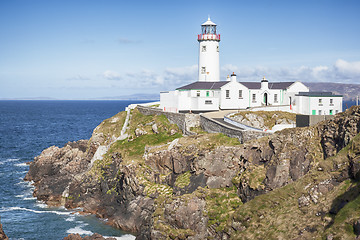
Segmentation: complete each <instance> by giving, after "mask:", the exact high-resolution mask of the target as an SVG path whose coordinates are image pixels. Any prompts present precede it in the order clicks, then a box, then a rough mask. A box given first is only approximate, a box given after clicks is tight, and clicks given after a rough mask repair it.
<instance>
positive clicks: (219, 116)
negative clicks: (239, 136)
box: [203, 110, 244, 130]
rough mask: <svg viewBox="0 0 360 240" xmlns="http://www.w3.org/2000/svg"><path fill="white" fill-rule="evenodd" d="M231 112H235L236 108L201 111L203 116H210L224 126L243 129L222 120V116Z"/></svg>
mask: <svg viewBox="0 0 360 240" xmlns="http://www.w3.org/2000/svg"><path fill="white" fill-rule="evenodd" d="M233 112H237V111H236V110H220V111H216V112H208V113H203V116H205V117H207V118H211V119H213V120H215V121H217V122H219V123H220V124H221V125H224V126H226V127H230V128H235V129H240V130H244V129H243V128H240V127H237V126H235V125H232V124H230V123H227V122H225V121H224V116H225V115H227V114H229V113H233Z"/></svg>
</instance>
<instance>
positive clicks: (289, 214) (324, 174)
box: [231, 134, 360, 239]
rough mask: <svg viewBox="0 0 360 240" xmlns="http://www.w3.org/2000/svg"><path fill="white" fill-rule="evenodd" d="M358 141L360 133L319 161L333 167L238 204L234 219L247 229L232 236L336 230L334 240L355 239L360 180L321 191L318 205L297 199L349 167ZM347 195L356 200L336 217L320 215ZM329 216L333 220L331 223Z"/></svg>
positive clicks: (322, 234) (306, 235)
mask: <svg viewBox="0 0 360 240" xmlns="http://www.w3.org/2000/svg"><path fill="white" fill-rule="evenodd" d="M359 142H360V134H358V135H357V136H356V137H355V138H354V139H353V141H352V142H351V143H350V144H349V145H348V146H347V147H346V148H344V149H342V150H341V151H340V152H339V153H338V154H337V155H336V156H334V157H331V158H328V159H325V160H321V161H320V165H321V164H323V163H324V162H331V163H332V164H329V165H332V168H328V169H323V170H322V171H318V170H317V168H314V169H312V170H311V171H310V172H309V173H308V174H306V175H305V176H303V177H302V178H300V179H298V180H297V181H296V182H293V183H290V184H288V185H286V186H284V187H282V188H278V189H275V190H273V191H271V192H269V193H267V194H263V195H259V196H257V197H255V198H254V199H253V200H251V201H249V202H247V203H245V204H243V205H242V206H240V207H238V208H237V209H236V210H235V212H234V214H233V219H234V222H237V223H238V224H239V225H241V226H244V229H242V230H241V231H235V232H234V233H233V234H232V236H231V238H233V239H295V238H297V237H299V234H301V238H302V239H310V238H312V239H324V238H326V236H327V235H328V234H330V233H333V234H334V236H335V238H334V239H354V233H353V230H352V224H353V223H354V221H355V220H357V219H359V218H360V197H359V196H358V194H359V192H360V190H359V188H360V187H359V186H358V183H357V182H352V181H351V180H346V181H343V182H341V183H339V185H335V186H333V188H331V189H329V190H328V192H324V193H321V192H320V193H319V194H318V196H319V197H318V202H317V204H315V203H314V202H312V201H310V204H309V205H308V206H305V207H302V208H300V207H299V203H298V199H299V198H300V197H301V196H303V195H305V196H309V193H310V192H311V189H313V188H315V187H316V186H320V183H323V182H325V181H326V180H329V179H336V178H338V177H339V176H340V175H341V174H342V172H343V171H344V170H346V169H347V167H348V164H349V163H348V158H347V156H348V155H349V154H351V153H352V152H354V149H353V146H357V143H359ZM334 166H337V167H339V166H340V168H337V167H336V168H334ZM347 195H350V196H353V199H354V200H352V201H350V202H349V203H347V204H346V205H345V207H343V208H342V209H341V210H340V211H339V212H338V213H337V214H336V215H335V216H331V215H329V214H328V215H327V216H326V217H325V216H324V215H323V214H319V213H328V212H329V211H330V209H331V208H332V206H333V204H334V202H335V200H336V199H338V198H343V197H344V196H347ZM355 196H357V197H355ZM329 219H333V224H332V225H331V224H330V223H329V221H328V220H329ZM290 223H295V224H290ZM328 226H330V228H329V229H327V227H328Z"/></svg>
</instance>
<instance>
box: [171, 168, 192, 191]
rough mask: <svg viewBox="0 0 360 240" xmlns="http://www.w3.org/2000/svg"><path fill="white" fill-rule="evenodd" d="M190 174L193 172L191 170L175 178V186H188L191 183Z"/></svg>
mask: <svg viewBox="0 0 360 240" xmlns="http://www.w3.org/2000/svg"><path fill="white" fill-rule="evenodd" d="M190 176H191V173H190V172H189V171H188V172H185V173H183V174H181V175H179V176H178V177H177V178H176V180H175V183H174V184H175V186H176V187H178V188H184V187H186V186H188V185H189V184H190Z"/></svg>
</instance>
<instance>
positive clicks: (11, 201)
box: [0, 101, 144, 240]
mask: <svg viewBox="0 0 360 240" xmlns="http://www.w3.org/2000/svg"><path fill="white" fill-rule="evenodd" d="M143 102H144V101H0V217H1V223H2V225H3V229H4V232H5V233H6V235H7V236H8V237H9V238H10V239H12V240H20V239H23V240H32V239H34V240H38V239H48V240H52V239H54V240H58V239H63V238H64V237H66V236H67V235H69V234H70V233H79V234H80V235H82V236H85V235H92V234H93V233H99V234H101V235H103V236H107V237H110V236H111V237H116V238H117V239H122V240H130V239H135V237H134V236H133V235H131V234H128V233H125V232H122V231H121V230H119V229H115V228H113V227H110V226H109V225H107V224H106V220H100V219H98V218H96V217H95V216H93V215H87V216H83V215H79V214H78V213H76V211H71V210H70V211H69V210H66V209H64V208H61V207H60V208H59V207H48V206H47V205H45V204H44V203H43V202H40V201H37V200H36V198H34V197H33V196H32V193H33V190H34V187H33V186H32V185H31V183H30V182H25V181H23V179H24V177H25V174H26V173H27V171H28V169H29V167H28V165H27V164H26V163H27V162H30V161H33V159H34V157H35V156H37V155H39V154H40V153H41V151H42V150H44V149H45V148H48V147H50V146H52V145H55V146H59V147H63V146H64V144H66V143H67V142H69V141H77V140H80V139H89V138H90V137H91V134H92V132H93V130H94V128H95V127H96V126H98V125H99V124H100V123H101V122H102V121H103V120H104V119H106V118H109V117H111V116H113V115H115V114H116V113H118V112H120V111H124V109H125V107H126V106H128V105H129V104H132V103H143Z"/></svg>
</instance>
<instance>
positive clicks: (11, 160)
mask: <svg viewBox="0 0 360 240" xmlns="http://www.w3.org/2000/svg"><path fill="white" fill-rule="evenodd" d="M19 160H20V158H8V159H6V160H5V161H1V163H3V164H4V163H8V162H16V161H19Z"/></svg>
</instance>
